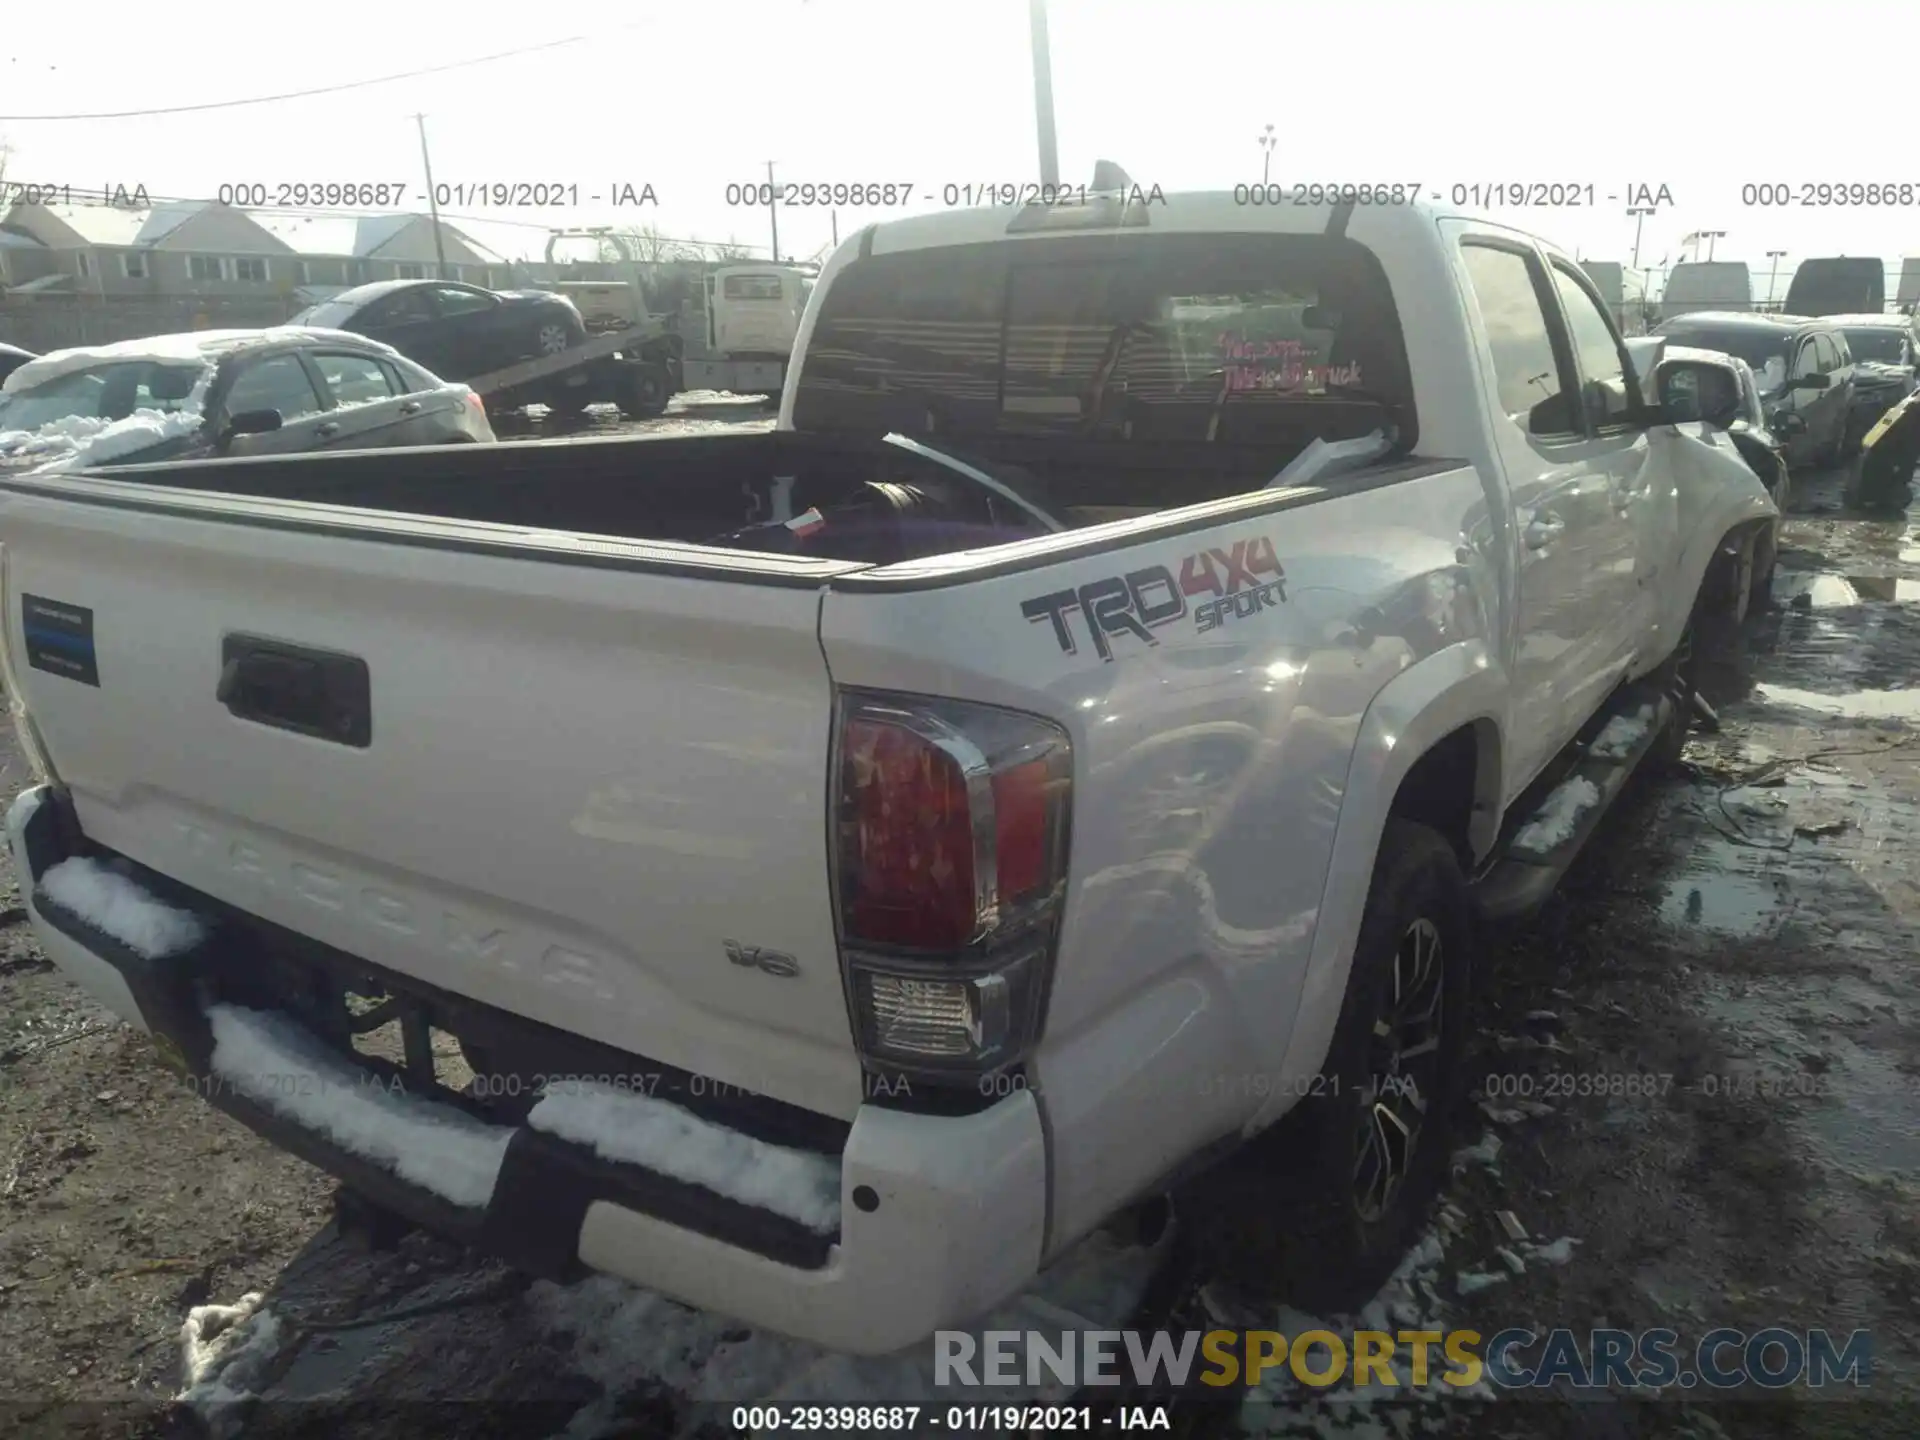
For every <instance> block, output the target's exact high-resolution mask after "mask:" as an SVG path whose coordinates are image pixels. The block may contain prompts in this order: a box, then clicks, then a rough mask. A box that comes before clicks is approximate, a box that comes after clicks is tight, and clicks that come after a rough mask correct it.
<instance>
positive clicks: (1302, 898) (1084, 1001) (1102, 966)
mask: <svg viewBox="0 0 1920 1440" xmlns="http://www.w3.org/2000/svg"><path fill="white" fill-rule="evenodd" d="M1274 503H1275V502H1274V501H1273V500H1272V499H1270V498H1266V499H1263V497H1260V496H1252V497H1247V498H1246V499H1245V500H1244V501H1242V502H1239V504H1238V506H1237V508H1235V507H1230V508H1232V511H1233V513H1229V514H1225V515H1223V516H1221V517H1220V518H1218V519H1209V520H1205V521H1203V522H1202V523H1200V524H1198V525H1197V526H1195V527H1194V528H1186V529H1183V530H1181V531H1180V532H1179V533H1172V534H1168V533H1165V527H1164V526H1163V527H1162V528H1161V530H1160V533H1157V534H1155V535H1152V536H1149V537H1142V538H1132V539H1129V538H1127V536H1126V535H1125V533H1124V532H1125V531H1126V529H1127V528H1128V527H1127V526H1118V527H1098V528H1097V529H1093V530H1087V531H1083V532H1079V535H1078V538H1079V539H1081V540H1083V541H1084V542H1086V543H1087V544H1088V545H1094V544H1096V542H1098V541H1099V540H1100V539H1101V534H1102V532H1103V531H1107V530H1117V531H1120V532H1122V533H1119V534H1116V535H1115V536H1114V538H1113V540H1112V542H1111V543H1109V544H1105V545H1100V546H1099V548H1097V549H1093V550H1091V551H1090V552H1089V553H1080V554H1076V555H1074V556H1073V557H1071V558H1065V559H1057V560H1051V561H1049V560H1048V559H1047V558H1046V557H1045V556H1044V554H1043V555H1042V556H1040V557H1039V558H1037V559H1036V560H1034V561H1032V562H1030V563H1019V562H1017V561H1015V562H1010V563H1003V564H1002V565H1001V566H999V567H997V568H994V569H991V570H989V571H988V572H987V573H981V570H980V569H978V568H976V569H974V570H973V571H972V572H971V573H970V574H965V575H963V576H962V577H961V578H964V581H965V583H964V584H962V583H945V582H943V581H942V580H941V578H940V572H941V568H942V565H944V564H960V563H963V562H961V561H960V560H958V559H957V558H956V557H948V560H947V561H946V562H941V564H936V565H930V566H927V567H924V570H923V574H922V576H921V579H920V582H919V583H915V582H914V581H913V580H911V579H907V578H902V577H904V576H908V575H910V574H911V573H912V570H913V567H893V570H892V571H891V572H874V573H873V574H871V575H869V576H867V577H857V576H847V577H843V578H842V579H841V580H839V581H836V582H835V583H834V584H833V585H832V586H831V587H830V588H829V591H828V593H827V596H826V599H825V602H824V605H823V608H822V613H821V635H822V643H823V647H824V649H825V652H826V657H827V664H828V668H829V670H830V672H831V673H832V676H833V679H834V682H835V683H836V685H844V686H862V687H865V686H871V687H875V688H880V689H888V690H901V691H908V692H915V693H921V694H931V695H946V696H952V697H956V698H964V699H970V700H978V701H984V702H987V703H991V704H999V705H1005V706H1009V707H1012V708H1014V709H1019V710H1024V711H1028V712H1030V713H1033V714H1037V715H1042V716H1045V717H1047V718H1049V719H1051V720H1054V721H1055V722H1057V723H1059V724H1060V725H1062V726H1063V727H1064V728H1065V729H1066V731H1067V733H1068V735H1069V736H1070V737H1071V740H1072V744H1073V753H1074V795H1073V813H1072V826H1073V832H1072V841H1071V854H1072V862H1071V865H1070V869H1069V881H1068V886H1069V888H1068V895H1067V904H1066V911H1065V917H1064V927H1063V932H1062V937H1061V943H1060V951H1059V956H1058V961H1057V969H1056V972H1055V977H1054V983H1053V988H1052V994H1051V999H1050V1003H1049V1009H1048V1014H1047V1019H1046V1025H1045V1032H1044V1038H1043V1042H1042V1046H1041V1050H1040V1052H1039V1054H1038V1056H1037V1058H1036V1060H1035V1062H1034V1065H1033V1066H1032V1074H1033V1083H1034V1085H1035V1088H1036V1089H1037V1090H1038V1091H1039V1092H1040V1100H1041V1103H1042V1106H1043V1108H1044V1109H1045V1111H1046V1112H1047V1115H1048V1118H1049V1129H1050V1133H1051V1135H1052V1137H1053V1142H1054V1149H1053V1165H1054V1206H1055V1224H1054V1225H1053V1227H1052V1228H1051V1235H1052V1239H1053V1241H1054V1243H1056V1244H1057V1243H1064V1242H1065V1241H1066V1240H1067V1239H1070V1238H1071V1237H1072V1236H1073V1235H1074V1234H1077V1233H1079V1232H1080V1231H1082V1230H1084V1229H1085V1228H1086V1227H1087V1226H1090V1225H1092V1224H1094V1223H1096V1222H1097V1221H1098V1220H1099V1218H1100V1216H1101V1215H1102V1214H1103V1213H1105V1212H1106V1211H1108V1210H1110V1209H1111V1206H1112V1204H1113V1202H1114V1199H1115V1197H1116V1195H1119V1194H1125V1193H1127V1192H1128V1191H1131V1190H1134V1189H1137V1188H1139V1187H1141V1186H1144V1185H1146V1184H1147V1183H1149V1182H1151V1181H1152V1180H1153V1179H1154V1178H1155V1177H1156V1175H1158V1174H1159V1173H1161V1172H1163V1171H1164V1170H1166V1169H1167V1168H1169V1167H1171V1166H1172V1165H1174V1164H1175V1163H1176V1162H1177V1161H1179V1160H1180V1159H1182V1158H1183V1156H1184V1155H1185V1154H1186V1153H1188V1152H1190V1151H1191V1150H1192V1149H1193V1148H1194V1146H1195V1145H1196V1144H1198V1143H1202V1142H1203V1141H1204V1140H1205V1139H1206V1137H1207V1135H1208V1133H1212V1134H1215V1135H1225V1134H1228V1133H1231V1132H1233V1131H1235V1130H1237V1129H1241V1128H1244V1127H1245V1126H1246V1125H1247V1123H1248V1122H1249V1121H1250V1119H1251V1118H1252V1117H1253V1116H1254V1115H1255V1114H1257V1113H1259V1112H1260V1111H1262V1110H1263V1109H1264V1108H1266V1102H1268V1101H1269V1100H1271V1099H1272V1098H1273V1090H1272V1086H1273V1085H1274V1084H1277V1083H1278V1082H1277V1080H1275V1079H1273V1077H1275V1076H1277V1074H1278V1071H1279V1066H1280V1062H1281V1060H1282V1059H1283V1057H1284V1055H1285V1052H1286V1049H1287V1041H1288V1036H1289V1033H1290V1031H1291V1029H1292V1026H1293V1022H1294V1018H1295V1012H1296V1010H1297V1008H1298V1004H1299V999H1300V995H1301V990H1302V986H1303V982H1304V980H1305V977H1306V973H1307V968H1308V964H1309V959H1310V957H1311V956H1312V955H1313V953H1314V949H1315V943H1314V942H1315V937H1316V931H1317V928H1318V926H1319V923H1320V920H1321V907H1322V902H1323V897H1324V896H1325V895H1326V894H1327V893H1328V889H1329V878H1330V876H1329V872H1330V867H1331V864H1332V861H1333V857H1334V853H1335V837H1336V834H1337V832H1338V831H1339V829H1340V827H1341V824H1342V819H1343V811H1344V810H1345V807H1346V801H1347V790H1348V777H1349V772H1350V770H1351V769H1352V767H1353V766H1354V764H1355V754H1356V749H1357V748H1358V747H1359V746H1360V744H1361V735H1362V722H1363V718H1364V717H1365V716H1366V714H1367V712H1368V709H1369V707H1370V706H1371V705H1372V704H1373V702H1374V700H1375V698H1376V697H1377V696H1379V695H1380V694H1381V692H1382V690H1383V689H1384V688H1385V687H1387V686H1388V685H1389V683H1390V682H1392V681H1394V680H1395V679H1396V677H1399V676H1401V675H1403V674H1405V673H1407V672H1408V671H1409V670H1411V669H1412V668H1413V667H1415V666H1418V665H1420V664H1421V662H1423V661H1425V660H1428V659H1430V658H1433V657H1436V656H1440V655H1442V654H1443V652H1449V651H1452V652H1457V653H1466V652H1468V651H1471V652H1472V653H1473V654H1474V655H1476V656H1479V657H1482V658H1481V659H1480V664H1481V666H1482V667H1483V668H1484V667H1485V665H1486V664H1487V663H1488V662H1487V661H1486V660H1485V658H1484V657H1485V656H1487V655H1488V654H1489V653H1492V652H1497V649H1498V645H1497V635H1496V631H1495V629H1494V623H1495V622H1494V618H1493V617H1495V616H1496V615H1497V614H1498V613H1499V612H1498V591H1499V580H1498V576H1499V573H1500V567H1499V565H1498V564H1497V563H1496V560H1495V556H1494V553H1493V546H1494V544H1495V543H1496V542H1495V537H1494V534H1493V532H1492V531H1491V529H1490V528H1489V527H1488V526H1486V525H1485V523H1484V517H1485V513H1486V505H1487V500H1486V487H1485V484H1484V482H1483V478H1482V476H1481V474H1480V473H1479V472H1478V471H1477V470H1475V469H1474V468H1472V467H1468V466H1458V467H1453V468H1447V469H1444V470H1439V471H1437V472H1430V473H1425V474H1419V475H1416V476H1414V477H1412V478H1408V479H1404V480H1401V481H1398V482H1397V483H1393V484H1389V485H1383V486H1377V487H1372V488H1362V489H1358V490H1356V491H1354V492H1353V493H1348V494H1330V495H1327V496H1325V497H1324V498H1320V499H1317V500H1315V501H1314V502H1313V503H1311V504H1304V505H1296V506H1294V507H1293V508H1281V509H1275V508H1274ZM1133 528H1134V529H1136V530H1137V528H1138V527H1137V526H1134V527H1133ZM1476 535H1477V537H1478V538H1477V539H1476V538H1475V536H1476ZM1048 543H1052V542H1040V546H1041V547H1043V546H1045V545H1046V544H1048ZM1267 546H1270V547H1271V552H1272V561H1273V564H1274V566H1275V567H1277V568H1275V569H1271V570H1269V569H1259V570H1256V569H1255V568H1254V563H1253V557H1255V556H1260V557H1263V558H1264V556H1265V547H1267ZM1035 548H1040V547H1035ZM995 553H996V554H998V553H1002V552H995ZM1236 556H1238V557H1239V563H1238V564H1237V565H1236V564H1235V557H1236ZM1202 557H1205V558H1204V559H1203V558H1202ZM984 561H985V557H981V563H982V564H984ZM1209 571H1210V572H1211V574H1212V576H1213V578H1214V580H1215V581H1217V582H1218V584H1219V586H1220V590H1221V592H1222V593H1220V594H1216V592H1215V590H1214V589H1213V588H1212V587H1211V586H1210V585H1209V583H1208V580H1207V574H1208V572H1209ZM1255 591H1258V592H1261V593H1264V594H1265V595H1266V596H1267V597H1268V599H1267V600H1266V601H1265V602H1261V601H1249V600H1246V599H1240V600H1239V601H1238V602H1237V603H1238V606H1239V609H1240V610H1242V611H1244V612H1245V613H1238V612H1236V613H1234V614H1233V618H1231V619H1229V620H1226V621H1224V622H1216V621H1212V620H1211V617H1212V616H1213V615H1215V614H1217V613H1218V602H1219V601H1220V600H1221V599H1223V598H1224V599H1226V600H1228V602H1229V604H1230V605H1232V604H1233V603H1235V602H1234V599H1233V597H1235V596H1245V595H1247V594H1249V593H1250V592H1255ZM1066 594H1071V595H1074V596H1085V597H1086V598H1087V600H1088V601H1089V602H1090V603H1091V608H1092V609H1093V611H1094V612H1095V613H1097V614H1105V615H1106V616H1107V623H1106V625H1105V626H1104V627H1103V631H1102V632H1100V633H1096V632H1095V631H1093V630H1092V629H1090V628H1089V621H1088V614H1087V611H1088V608H1089V607H1088V605H1087V604H1082V603H1062V601H1061V599H1060V597H1062V596H1063V595H1066ZM1115 595H1118V596H1122V597H1125V598H1124V599H1123V600H1122V601H1121V602H1120V608H1117V609H1116V608H1115V606H1114V602H1113V601H1112V600H1110V599H1103V598H1102V597H1103V596H1109V597H1110V596H1115ZM1143 614H1145V615H1146V616H1148V617H1150V618H1156V619H1157V622H1158V623H1153V624H1141V623H1139V621H1140V618H1141V616H1142V615H1143ZM1203 627H1204V628H1203ZM1063 636H1064V638H1063ZM1369 803H1370V804H1371V803H1372V801H1371V798H1370V801H1369ZM1346 818H1347V819H1348V820H1351V819H1352V818H1353V817H1351V816H1347V817H1346ZM1375 838H1376V839H1377V835H1376V837H1375ZM1370 865H1371V859H1370V856H1369V861H1368V868H1370ZM1363 888H1364V880H1363ZM1336 998H1337V997H1336ZM1317 1061H1318V1057H1315V1062H1314V1063H1316V1064H1317ZM1252 1077H1268V1078H1267V1081H1266V1084H1265V1085H1262V1084H1261V1083H1259V1082H1258V1081H1257V1080H1256V1079H1254V1078H1252ZM1096 1110H1097V1111H1099V1112H1100V1113H1099V1114H1098V1115H1096V1114H1095V1113H1094V1112H1095V1111H1096ZM1116 1114H1126V1115H1129V1116H1131V1120H1130V1122H1129V1124H1128V1143H1127V1144H1126V1145H1124V1146H1119V1147H1116V1146H1115V1145H1114V1144H1113V1140H1114V1135H1113V1132H1112V1129H1111V1121H1112V1117H1113V1116H1114V1115H1116ZM1103 1117H1104V1118H1103Z"/></svg>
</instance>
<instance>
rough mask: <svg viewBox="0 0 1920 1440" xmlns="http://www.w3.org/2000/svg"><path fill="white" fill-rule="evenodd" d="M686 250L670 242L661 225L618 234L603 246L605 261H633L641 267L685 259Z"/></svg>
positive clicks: (602, 256) (638, 227) (601, 250)
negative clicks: (663, 233) (661, 230)
mask: <svg viewBox="0 0 1920 1440" xmlns="http://www.w3.org/2000/svg"><path fill="white" fill-rule="evenodd" d="M686 253H687V247H686V246H685V245H683V244H682V243H681V242H680V241H678V240H669V239H668V238H667V237H666V236H665V235H662V234H661V233H660V227H659V226H658V225H640V226H629V227H627V228H625V229H621V230H616V231H614V232H613V234H611V235H609V236H607V237H605V238H604V239H602V240H601V242H600V258H601V259H602V260H623V259H632V260H635V261H637V262H639V263H640V264H642V265H660V264H664V263H665V262H667V261H669V260H681V259H685V258H686Z"/></svg>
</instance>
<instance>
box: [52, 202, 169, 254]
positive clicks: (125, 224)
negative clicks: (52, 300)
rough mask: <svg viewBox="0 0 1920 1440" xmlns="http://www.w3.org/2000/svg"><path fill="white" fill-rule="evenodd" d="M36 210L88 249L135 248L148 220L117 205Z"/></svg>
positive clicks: (140, 212)
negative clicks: (113, 246)
mask: <svg viewBox="0 0 1920 1440" xmlns="http://www.w3.org/2000/svg"><path fill="white" fill-rule="evenodd" d="M39 208H40V209H41V210H43V211H45V212H46V213H47V214H48V215H50V216H52V217H53V218H54V219H55V220H58V221H59V222H60V223H61V224H62V225H64V226H66V227H67V228H68V229H69V230H71V231H73V233H74V234H76V235H78V236H79V237H80V238H81V239H82V240H83V241H85V242H86V243H87V244H89V245H138V244H140V243H141V240H140V231H141V229H142V228H143V227H144V226H145V225H146V223H147V220H148V217H149V212H148V211H145V210H129V209H125V208H123V207H121V206H119V205H42V206H40V207H39ZM182 218H184V217H182ZM16 223H18V222H16ZM172 228H173V227H172V226H168V229H172Z"/></svg>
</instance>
